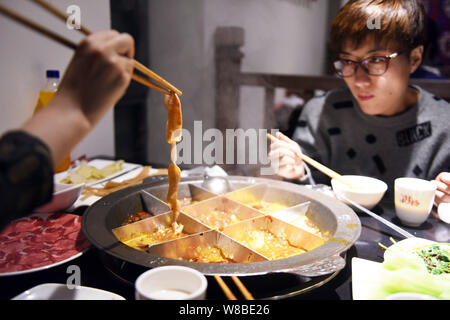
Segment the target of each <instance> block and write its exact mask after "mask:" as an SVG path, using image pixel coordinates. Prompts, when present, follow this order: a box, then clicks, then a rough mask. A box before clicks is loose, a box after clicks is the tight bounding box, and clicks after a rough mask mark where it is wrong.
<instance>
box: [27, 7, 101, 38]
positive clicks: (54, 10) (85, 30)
mask: <svg viewBox="0 0 450 320" xmlns="http://www.w3.org/2000/svg"><path fill="white" fill-rule="evenodd" d="M31 1H33V2H35V3H36V4H38V5H40V6H41V7H43V8H44V9H45V10H47V11H49V12H51V13H53V14H54V15H55V16H57V17H59V18H60V19H62V20H63V21H67V18H68V17H69V16H68V15H67V14H65V13H64V12H62V11H60V10H59V9H57V8H56V7H54V6H52V5H51V4H50V3H48V2H47V1H43V0H31ZM80 31H81V32H83V33H84V34H85V35H90V34H91V33H92V32H91V31H90V30H89V29H88V28H86V27H85V26H83V25H80Z"/></svg>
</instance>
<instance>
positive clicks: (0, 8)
mask: <svg viewBox="0 0 450 320" xmlns="http://www.w3.org/2000/svg"><path fill="white" fill-rule="evenodd" d="M31 1H33V2H35V3H36V4H38V5H40V6H42V7H43V8H44V9H45V10H47V11H48V12H50V13H52V14H53V15H55V16H56V17H58V18H60V19H61V20H63V21H66V20H67V18H68V17H69V16H68V15H66V14H65V13H63V12H61V11H60V10H58V9H57V8H55V7H54V6H52V5H51V4H49V3H48V2H46V1H43V0H31ZM0 13H3V14H5V15H6V16H8V17H9V18H11V19H13V20H15V21H17V22H19V23H21V24H23V25H25V26H27V27H29V28H30V29H33V30H34V31H36V32H39V33H41V34H43V35H45V36H47V37H49V38H51V39H52V40H54V41H56V42H58V43H60V44H62V45H64V46H66V47H68V48H70V49H73V50H75V49H76V48H77V44H75V43H74V42H72V41H70V40H67V39H65V38H64V37H61V36H60V35H58V34H56V33H55V32H53V31H51V30H49V29H47V28H45V27H43V26H41V25H39V24H37V23H35V22H33V21H31V20H29V19H28V18H25V17H24V16H22V15H20V14H18V13H16V12H14V11H13V10H11V9H8V8H6V7H4V6H2V5H0ZM80 32H82V33H84V34H85V35H90V34H92V32H91V31H90V30H89V29H88V28H86V27H84V26H80ZM133 62H134V66H135V68H136V69H137V70H139V71H140V72H142V73H143V74H144V75H146V76H148V77H149V78H151V79H153V80H155V81H156V82H158V83H160V84H162V85H163V86H165V87H167V88H168V89H166V88H164V87H162V86H160V85H158V84H154V83H152V82H150V81H149V80H147V79H145V78H143V77H141V76H139V75H136V74H133V75H132V79H133V80H135V81H136V82H139V83H141V84H143V85H145V86H147V87H150V88H152V89H155V90H157V91H159V92H162V93H164V94H170V93H171V91H172V92H175V93H176V94H178V95H179V96H181V95H182V94H183V93H182V92H181V91H180V90H178V89H177V88H176V87H174V86H173V85H172V84H170V83H169V82H167V81H166V80H164V79H163V78H162V77H160V76H159V75H157V74H156V73H154V72H153V71H151V70H150V69H148V68H147V67H145V66H144V65H142V64H141V63H140V62H138V61H136V60H134V59H133Z"/></svg>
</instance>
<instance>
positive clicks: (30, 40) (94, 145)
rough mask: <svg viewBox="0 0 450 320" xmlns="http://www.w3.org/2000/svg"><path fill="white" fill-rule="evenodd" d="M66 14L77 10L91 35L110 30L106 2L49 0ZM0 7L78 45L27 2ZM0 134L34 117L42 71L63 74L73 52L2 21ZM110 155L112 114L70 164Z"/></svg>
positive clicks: (74, 36) (72, 34) (6, 1)
mask: <svg viewBox="0 0 450 320" xmlns="http://www.w3.org/2000/svg"><path fill="white" fill-rule="evenodd" d="M49 2H50V3H52V4H53V5H55V6H56V7H58V8H59V9H61V10H64V11H66V9H67V7H68V6H70V5H77V6H79V7H80V10H81V23H82V24H83V25H85V26H87V27H88V28H90V29H91V30H92V31H97V30H103V29H109V28H110V25H111V22H110V8H109V0H95V1H90V0H52V1H49ZM0 3H1V4H2V5H5V6H7V7H9V8H11V9H14V10H15V11H17V12H20V13H22V14H23V15H25V16H27V17H29V18H31V19H33V20H34V21H36V22H38V23H40V24H42V25H45V26H46V27H47V28H49V29H51V30H53V31H55V32H57V33H58V34H61V35H63V36H64V37H66V38H69V39H71V40H72V41H75V42H78V41H79V40H80V39H82V37H83V35H82V34H81V33H80V32H78V31H76V30H69V28H67V26H66V25H65V24H64V23H62V22H61V21H60V20H58V19H57V18H55V17H53V16H52V15H50V14H48V13H46V12H44V10H43V9H41V8H40V7H38V6H37V5H35V4H33V3H32V2H30V1H26V0H1V1H0ZM0 35H1V41H2V45H1V50H0V70H1V77H0V134H3V133H4V132H5V131H7V130H10V129H13V128H17V127H19V126H20V125H21V124H22V123H23V122H25V121H26V120H27V119H28V118H29V117H30V116H31V115H32V113H33V110H34V107H35V105H36V102H37V99H38V95H39V90H40V89H41V87H42V86H43V85H44V84H45V71H46V70H47V69H58V70H60V72H61V75H62V74H63V72H64V70H65V69H66V66H67V65H68V63H69V61H70V59H71V57H72V54H73V51H72V50H70V49H67V48H65V47H63V46H61V45H59V44H57V43H55V42H53V41H51V40H48V39H47V38H45V37H43V36H41V35H40V34H37V33H36V32H34V31H31V30H29V29H27V28H25V27H23V26H21V25H19V24H17V23H16V22H13V21H11V20H9V19H8V18H5V17H4V16H0ZM82 154H87V155H88V156H95V155H110V156H113V155H114V127H113V114H112V112H109V113H108V114H107V115H106V116H105V117H104V118H103V119H102V121H101V122H100V123H99V125H98V126H97V127H96V128H95V129H94V130H93V131H92V132H91V133H90V134H89V135H88V136H87V137H85V139H83V141H81V142H80V143H79V144H78V146H77V147H76V148H75V149H74V150H73V151H72V158H75V157H79V156H80V155H82Z"/></svg>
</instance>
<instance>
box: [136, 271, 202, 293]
mask: <svg viewBox="0 0 450 320" xmlns="http://www.w3.org/2000/svg"><path fill="white" fill-rule="evenodd" d="M207 286H208V281H207V280H206V277H205V276H204V275H203V274H202V273H200V272H199V271H197V270H195V269H192V268H188V267H183V266H164V267H157V268H154V269H150V270H149V271H146V272H144V273H143V274H141V275H140V276H139V277H138V278H137V279H136V282H135V297H136V300H203V299H205V297H206V288H207Z"/></svg>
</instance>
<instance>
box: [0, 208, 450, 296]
mask: <svg viewBox="0 0 450 320" xmlns="http://www.w3.org/2000/svg"><path fill="white" fill-rule="evenodd" d="M373 211H374V212H375V213H377V214H379V215H380V216H381V217H383V218H385V219H387V220H389V221H391V222H393V223H395V224H397V225H399V226H401V227H402V228H404V229H405V230H406V231H408V232H410V233H411V234H413V235H414V236H417V237H422V238H426V239H430V240H435V241H438V242H448V240H449V239H450V225H449V224H446V223H444V222H442V221H441V220H439V219H438V218H437V216H436V213H435V212H434V211H433V212H432V214H430V216H429V218H428V220H427V221H426V222H425V223H424V224H422V225H421V226H420V227H417V228H409V227H406V226H403V225H402V224H401V222H400V221H399V220H398V219H397V218H396V217H395V211H394V209H393V205H392V201H389V200H385V201H383V202H382V203H380V204H379V205H378V206H377V207H375V208H374V209H373ZM75 213H77V214H80V215H82V214H83V209H80V210H77V212H75ZM357 215H358V216H359V218H360V220H361V224H362V232H361V236H360V238H359V239H358V240H357V241H356V243H355V244H354V245H353V246H352V247H351V248H350V249H349V250H348V251H347V254H346V262H347V263H346V266H345V268H344V269H342V270H341V271H340V272H339V273H338V274H337V275H336V276H335V277H333V278H332V279H331V280H329V281H328V282H327V283H325V284H324V285H322V286H320V287H318V288H315V289H313V290H310V291H308V292H305V293H302V294H299V295H296V296H294V297H290V298H289V299H306V300H351V299H352V277H351V259H352V258H353V257H359V258H363V259H368V260H372V261H376V262H382V261H383V253H384V250H383V249H382V248H381V247H380V246H379V245H378V243H382V244H384V245H386V246H389V245H390V244H391V241H390V237H392V238H393V239H395V240H396V241H399V240H402V239H403V238H404V237H403V236H401V235H400V234H398V233H397V232H396V231H394V230H392V229H390V228H389V227H387V226H385V225H383V224H382V223H380V222H378V221H377V220H375V219H374V218H372V217H369V216H367V215H366V214H365V213H362V212H357ZM71 265H76V266H78V267H79V268H80V271H81V283H80V284H81V285H82V286H87V287H93V288H98V289H103V290H107V291H110V292H114V293H116V294H119V295H121V296H123V297H124V298H125V299H127V300H133V299H134V287H133V285H132V284H130V283H129V282H126V281H123V280H121V279H119V278H118V277H117V276H116V275H114V274H113V273H111V272H110V271H109V269H108V268H106V267H105V266H104V264H103V263H102V260H101V259H100V255H99V252H98V251H97V249H95V248H91V249H89V250H88V251H87V252H85V253H84V254H83V255H82V256H80V257H79V258H77V259H75V260H72V261H69V262H67V263H64V264H62V265H60V266H57V267H53V268H50V269H48V270H43V271H38V272H33V273H29V274H23V275H17V276H10V277H0V299H1V300H8V299H11V298H13V297H15V296H16V295H18V294H20V293H22V292H23V291H25V290H27V289H30V288H32V287H34V286H37V285H39V284H43V283H63V284H65V283H67V281H68V279H69V277H70V276H71V272H70V271H69V270H68V267H69V266H71ZM228 280H229V279H227V281H228ZM242 281H243V282H244V284H245V283H246V280H245V278H244V277H243V278H242ZM231 283H232V282H230V286H231ZM248 289H249V290H250V291H252V288H251V287H249V288H248ZM208 292H209V293H208V296H209V297H213V298H214V299H225V297H224V296H223V294H222V293H221V292H220V291H219V288H218V286H217V284H216V283H215V281H214V279H213V278H211V277H208ZM210 293H212V294H210Z"/></svg>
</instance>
